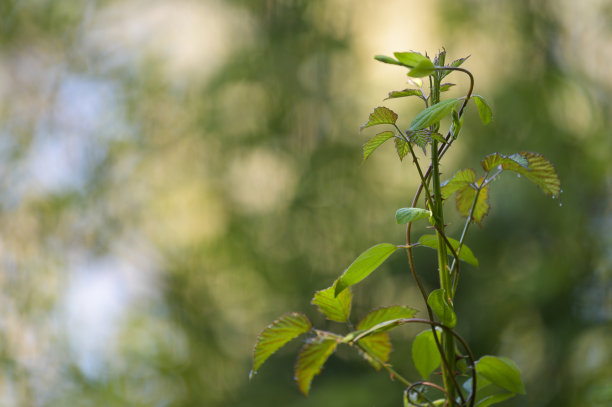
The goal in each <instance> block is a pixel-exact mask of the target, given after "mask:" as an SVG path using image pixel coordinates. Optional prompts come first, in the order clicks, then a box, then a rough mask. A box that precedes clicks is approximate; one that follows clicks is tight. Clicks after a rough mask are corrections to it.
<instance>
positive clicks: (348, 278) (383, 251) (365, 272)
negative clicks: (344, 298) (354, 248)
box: [334, 243, 397, 296]
mask: <svg viewBox="0 0 612 407" xmlns="http://www.w3.org/2000/svg"><path fill="white" fill-rule="evenodd" d="M395 250H397V247H396V246H395V245H393V244H390V243H381V244H378V245H376V246H373V247H370V248H369V249H368V250H366V251H365V252H363V253H361V254H360V255H359V257H357V259H355V261H354V262H353V263H351V265H350V266H349V267H348V268H347V269H346V270H345V271H344V273H343V274H342V275H341V276H340V278H339V279H338V280H336V283H335V284H334V286H335V287H336V288H335V292H334V295H336V296H338V294H340V293H341V292H342V290H344V289H346V288H348V287H350V286H352V285H355V284H357V283H358V282H360V281H361V280H363V279H364V278H366V277H367V276H369V275H370V273H371V272H373V271H374V270H376V268H377V267H378V266H380V265H381V264H382V262H383V261H385V260H386V259H387V257H389V256H391V254H393V252H394V251H395Z"/></svg>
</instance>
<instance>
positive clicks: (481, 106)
mask: <svg viewBox="0 0 612 407" xmlns="http://www.w3.org/2000/svg"><path fill="white" fill-rule="evenodd" d="M472 98H473V99H474V102H475V103H476V107H477V108H478V115H479V116H480V120H481V121H482V123H483V124H489V123H491V118H492V117H493V113H491V108H490V107H489V104H488V103H487V101H486V100H484V98H483V97H482V96H480V95H472Z"/></svg>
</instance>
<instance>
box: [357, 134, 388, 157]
mask: <svg viewBox="0 0 612 407" xmlns="http://www.w3.org/2000/svg"><path fill="white" fill-rule="evenodd" d="M393 136H394V133H393V132H392V131H383V132H382V133H378V134H377V135H375V136H374V137H372V138H371V139H369V140H368V141H366V143H365V144H364V145H363V147H362V149H363V160H362V161H361V163H362V164H363V163H364V162H365V160H367V159H368V157H369V156H370V155H371V154H372V153H373V152H374V150H376V149H377V148H378V147H379V146H380V145H381V144H382V143H384V142H385V141H387V140H389V139H390V138H392V137H393Z"/></svg>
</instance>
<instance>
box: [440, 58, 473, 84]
mask: <svg viewBox="0 0 612 407" xmlns="http://www.w3.org/2000/svg"><path fill="white" fill-rule="evenodd" d="M469 57H470V56H469V55H468V56H467V57H465V58H459V59H456V60H454V61H453V62H451V64H450V65H449V66H451V67H453V68H457V67H459V66H460V65H461V64H463V63H464V62H465V60H466V59H468V58H469ZM442 72H443V73H442V77H441V78H444V77H445V76H446V75H448V74H450V73H451V72H453V71H451V70H448V71H442ZM441 78H440V79H441Z"/></svg>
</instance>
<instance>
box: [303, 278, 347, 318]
mask: <svg viewBox="0 0 612 407" xmlns="http://www.w3.org/2000/svg"><path fill="white" fill-rule="evenodd" d="M352 301H353V291H352V290H351V289H350V288H349V289H347V290H344V291H342V292H341V293H340V294H338V296H337V297H335V296H334V287H333V286H331V287H329V288H326V289H325V290H320V291H317V292H316V293H315V295H314V297H313V299H312V301H311V303H312V304H313V305H316V306H317V308H318V309H319V312H321V313H322V314H323V315H325V316H326V317H327V319H329V320H331V321H335V322H347V321H348V319H349V317H350V316H351V302H352Z"/></svg>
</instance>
